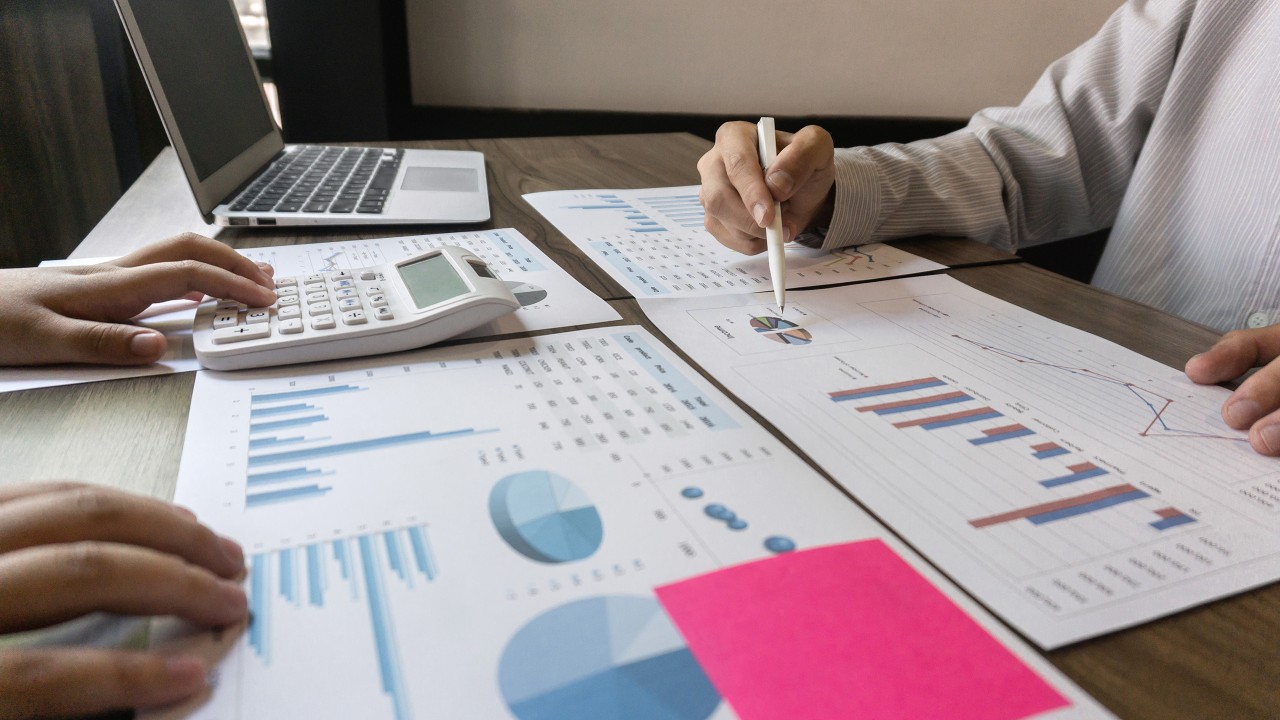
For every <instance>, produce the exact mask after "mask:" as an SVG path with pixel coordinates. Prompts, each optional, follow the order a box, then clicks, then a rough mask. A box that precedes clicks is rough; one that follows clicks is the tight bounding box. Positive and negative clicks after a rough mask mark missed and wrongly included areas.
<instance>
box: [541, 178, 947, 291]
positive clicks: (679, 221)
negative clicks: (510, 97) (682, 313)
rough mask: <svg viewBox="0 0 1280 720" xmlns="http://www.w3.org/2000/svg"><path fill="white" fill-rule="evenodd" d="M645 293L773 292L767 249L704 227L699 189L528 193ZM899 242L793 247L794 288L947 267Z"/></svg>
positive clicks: (622, 279) (625, 282) (614, 273)
mask: <svg viewBox="0 0 1280 720" xmlns="http://www.w3.org/2000/svg"><path fill="white" fill-rule="evenodd" d="M524 199H525V200H527V201H528V202H529V204H530V205H532V206H533V207H534V208H536V209H537V210H538V212H540V213H542V214H543V215H544V216H546V218H547V219H548V220H550V221H551V222H552V223H553V224H554V225H555V226H556V227H557V228H559V230H560V232H562V233H564V234H565V236H566V237H568V238H569V239H570V240H572V241H573V243H574V244H575V245H577V246H578V248H579V249H580V250H582V251H583V252H584V253H586V254H587V256H588V257H590V258H591V259H592V260H594V261H595V262H596V264H597V265H599V266H600V267H602V268H604V270H605V271H606V272H608V273H609V275H610V276H611V277H613V279H614V280H617V281H618V283H619V284H621V285H622V287H623V288H625V289H626V290H627V292H629V293H631V294H632V295H633V296H635V297H637V298H656V297H700V296H704V295H718V294H724V293H741V292H765V291H772V289H773V285H772V283H771V280H770V278H769V260H768V258H767V257H766V256H765V255H764V254H760V255H757V256H754V257H747V256H744V255H741V254H739V253H737V252H735V251H733V250H730V249H729V248H726V247H724V246H723V245H721V244H720V243H719V242H717V241H716V239H715V238H714V237H712V235H711V233H709V232H707V231H706V230H704V229H703V227H702V218H703V211H702V205H701V204H700V203H699V201H698V186H697V185H690V186H688V187H670V188H649V189H645V190H560V191H552V192H541V193H531V194H528V195H525V196H524ZM944 268H945V266H944V265H940V264H938V263H936V262H933V261H932V260H925V259H924V258H922V257H919V256H916V255H912V254H911V253H908V252H906V251H905V250H899V249H898V248H895V247H893V246H891V245H883V244H879V243H876V244H869V245H859V246H856V247H849V248H844V249H841V250H837V251H834V252H826V251H822V250H813V249H811V248H808V247H805V246H803V245H799V244H796V243H790V244H788V245H787V287H788V288H791V289H795V288H804V287H813V286H816V285H832V284H836V283H850V282H862V281H866V280H879V279H882V278H886V277H893V276H899V275H914V274H917V273H924V272H933V271H936V270H942V269H944Z"/></svg>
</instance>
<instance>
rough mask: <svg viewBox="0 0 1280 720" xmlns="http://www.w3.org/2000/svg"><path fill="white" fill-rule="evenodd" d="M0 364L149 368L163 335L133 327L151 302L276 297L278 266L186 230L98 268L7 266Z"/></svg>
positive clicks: (253, 301) (2, 276)
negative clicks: (274, 273)
mask: <svg viewBox="0 0 1280 720" xmlns="http://www.w3.org/2000/svg"><path fill="white" fill-rule="evenodd" d="M0 287H3V290H0V300H2V301H3V302H0V366H2V365H38V364H46V363H102V364H107V365H145V364H147V363H151V362H155V361H156V360H158V359H160V358H161V357H162V356H163V355H164V353H165V349H166V341H165V338H164V335H162V334H160V333H159V332H156V331H155V330H150V329H147V328H141V327H136V326H133V325H129V324H127V322H126V321H127V320H129V318H132V317H134V316H135V315H137V314H139V313H141V312H142V311H144V310H146V309H147V307H148V306H150V305H151V304H152V303H156V302H163V301H166V300H174V299H177V298H183V297H191V298H195V299H198V298H200V297H202V296H203V295H205V294H208V295H212V296H215V297H228V298H234V299H236V300H239V301H240V302H243V303H245V304H246V305H249V306H250V307H261V306H266V305H270V304H271V303H273V302H275V284H274V282H273V281H272V279H271V268H270V267H269V266H259V265H258V264H257V263H254V262H253V261H252V260H249V259H248V258H246V257H244V256H243V255H241V254H239V253H237V252H236V251H234V250H232V249H231V248H229V247H227V246H226V245H223V244H222V243H220V242H218V241H216V240H211V239H209V238H207V237H202V236H200V235H195V234H192V233H187V234H184V235H179V236H177V237H173V238H169V239H168V240H163V241H161V242H158V243H154V244H151V245H148V246H146V247H144V248H141V249H139V250H136V251H134V252H132V253H130V254H128V255H125V256H124V257H122V258H119V259H117V260H112V261H110V262H105V263H101V264H98V265H83V266H70V267H58V268H20V269H15V270H0Z"/></svg>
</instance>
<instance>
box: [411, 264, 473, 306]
mask: <svg viewBox="0 0 1280 720" xmlns="http://www.w3.org/2000/svg"><path fill="white" fill-rule="evenodd" d="M398 269H399V270H400V277H401V279H403V280H404V284H405V287H407V288H409V295H411V296H412V297H413V302H414V304H416V305H417V306H418V307H419V308H425V307H430V306H432V305H435V304H436V303H438V302H443V301H445V300H448V299H449V298H453V297H457V296H459V295H465V294H466V293H469V292H471V288H470V287H468V286H467V282H466V281H465V280H463V279H462V276H460V275H458V271H457V270H454V269H453V263H451V262H449V258H447V257H445V256H443V255H432V256H431V257H428V258H424V259H422V260H419V261H417V262H411V263H408V264H405V265H401V266H400V267H399V268H398Z"/></svg>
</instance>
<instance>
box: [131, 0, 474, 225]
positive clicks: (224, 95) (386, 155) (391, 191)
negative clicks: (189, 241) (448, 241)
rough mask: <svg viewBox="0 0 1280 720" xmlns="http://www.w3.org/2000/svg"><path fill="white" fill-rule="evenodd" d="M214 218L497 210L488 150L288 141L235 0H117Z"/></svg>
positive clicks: (348, 219)
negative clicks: (489, 181) (491, 192)
mask: <svg viewBox="0 0 1280 720" xmlns="http://www.w3.org/2000/svg"><path fill="white" fill-rule="evenodd" d="M115 2H116V8H117V9H118V10H119V12H120V19H121V20H122V21H123V22H124V27H125V31H126V33H127V34H128V36H129V40H130V42H131V43H132V45H133V50H134V52H135V53H136V54H137V56H138V62H139V64H140V65H141V66H142V74H143V76H144V77H145V78H146V81H147V85H148V87H149V88H150V89H151V96H152V97H153V98H154V99H155V102H156V108H157V109H158V110H159V111H160V118H161V120H162V121H163V123H164V127H165V130H166V131H167V132H168V135H169V141H170V142H171V143H173V148H174V150H175V151H176V152H177V154H178V159H179V161H180V162H181V163H182V169H183V171H184V172H185V173H186V175H187V180H188V181H189V182H190V184H191V191H192V193H193V194H194V195H195V198H196V204H197V205H199V207H200V212H201V213H202V214H203V215H204V218H205V222H209V223H216V224H218V225H234V226H249V225H376V224H408V223H470V222H483V221H485V220H488V219H489V195H488V189H487V182H486V178H485V170H484V155H483V154H481V153H478V152H471V151H455V150H403V149H396V148H348V147H341V146H320V145H285V143H284V139H283V137H282V135H281V133H280V129H279V127H277V126H276V124H275V121H274V119H273V118H272V116H271V112H270V109H269V107H268V105H267V100H266V97H265V95H264V94H263V91H262V83H261V80H260V79H259V77H258V71H257V67H256V66H255V64H254V62H253V56H252V54H251V52H250V50H249V43H248V41H247V40H246V39H245V35H244V31H243V29H242V28H241V27H240V22H239V19H238V18H237V16H236V10H235V7H234V5H233V0H181V2H176V1H175V0H115Z"/></svg>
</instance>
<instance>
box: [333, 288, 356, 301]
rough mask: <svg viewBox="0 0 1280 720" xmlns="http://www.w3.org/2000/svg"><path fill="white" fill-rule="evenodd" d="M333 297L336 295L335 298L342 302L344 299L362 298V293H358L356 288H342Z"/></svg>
mask: <svg viewBox="0 0 1280 720" xmlns="http://www.w3.org/2000/svg"><path fill="white" fill-rule="evenodd" d="M333 295H334V297H336V298H338V299H339V300H341V299H342V298H353V297H359V296H360V293H358V292H356V290H355V288H342V289H341V290H339V291H338V292H336V293H334V294H333Z"/></svg>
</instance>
